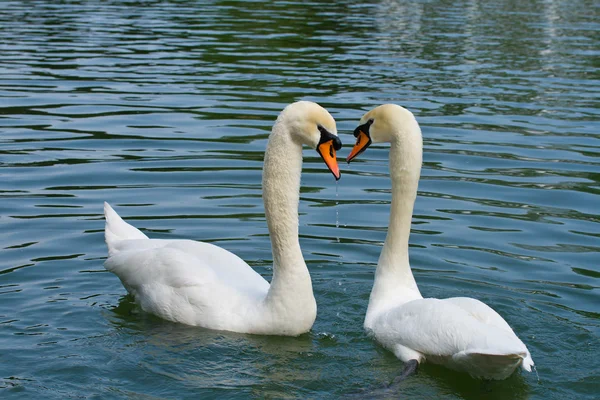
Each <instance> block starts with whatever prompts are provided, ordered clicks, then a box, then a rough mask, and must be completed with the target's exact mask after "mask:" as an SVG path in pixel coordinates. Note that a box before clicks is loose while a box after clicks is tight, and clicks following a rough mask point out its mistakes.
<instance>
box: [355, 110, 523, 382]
mask: <svg viewBox="0 0 600 400" xmlns="http://www.w3.org/2000/svg"><path fill="white" fill-rule="evenodd" d="M354 136H355V137H356V138H357V141H356V145H355V146H354V148H353V149H352V152H351V153H350V154H349V155H348V158H347V161H348V162H350V161H351V160H352V159H353V158H354V157H356V156H357V155H358V154H360V153H361V152H363V151H364V150H365V149H366V148H367V147H368V146H369V145H370V144H371V142H374V143H377V142H390V143H391V148H390V177H391V180H392V205H391V213H390V223H389V229H388V233H387V237H386V239H385V244H384V246H383V249H382V250H381V255H380V257H379V262H378V264H377V270H376V272H375V282H374V284H373V289H372V291H371V297H370V299H369V306H368V309H367V314H366V317H365V323H364V326H365V329H366V331H367V332H368V333H369V334H371V335H373V336H374V337H375V339H376V340H377V341H378V342H380V343H381V344H382V345H383V346H384V347H386V348H387V349H388V350H390V351H392V352H393V353H394V354H395V355H396V357H398V358H399V359H400V360H402V361H403V362H404V363H406V364H405V369H404V371H403V373H402V375H401V378H403V377H405V376H407V375H408V374H410V373H412V372H414V370H416V368H417V366H418V365H419V363H421V362H424V361H425V360H428V361H431V362H433V363H436V364H442V365H445V366H447V367H449V368H452V369H455V370H459V371H464V372H467V373H469V374H470V375H471V376H473V377H476V378H483V379H504V378H507V377H508V376H509V375H511V374H512V372H513V371H514V370H515V369H516V368H517V367H518V366H519V365H521V367H522V368H523V369H524V370H526V371H531V367H532V366H533V360H532V359H531V355H530V354H529V351H528V350H527V347H525V345H524V344H523V342H522V341H521V340H520V339H519V338H518V337H517V336H516V335H515V333H514V332H513V330H512V329H511V328H510V326H509V325H508V324H507V323H506V321H505V320H504V319H503V318H502V317H501V316H500V315H499V314H498V313H497V312H495V311H494V310H492V309H491V308H490V307H489V306H487V305H486V304H484V303H482V302H481V301H479V300H475V299H472V298H468V297H455V298H450V299H443V300H440V299H434V298H428V299H424V298H423V297H422V296H421V293H420V292H419V288H418V287H417V284H416V282H415V279H414V277H413V274H412V272H411V269H410V264H409V259H408V237H409V235H410V225H411V219H412V212H413V206H414V202H415V198H416V196H417V186H418V183H419V175H420V172H421V163H422V156H423V142H422V138H421V129H420V128H419V124H418V123H417V121H416V119H415V117H414V116H413V114H412V113H411V112H410V111H408V110H406V109H404V108H402V107H400V106H397V105H394V104H385V105H382V106H379V107H376V108H374V109H373V110H371V111H369V112H368V113H366V114H365V115H364V116H363V117H362V119H361V120H360V126H358V127H357V128H356V129H355V131H354Z"/></svg>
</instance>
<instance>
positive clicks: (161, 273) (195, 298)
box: [104, 101, 341, 336]
mask: <svg viewBox="0 0 600 400" xmlns="http://www.w3.org/2000/svg"><path fill="white" fill-rule="evenodd" d="M303 144H306V145H308V146H310V147H312V148H316V149H317V151H318V152H319V154H320V155H321V157H322V158H323V160H324V161H325V163H326V164H327V166H328V167H329V169H330V171H331V172H332V173H333V175H334V176H335V178H336V179H339V177H340V171H339V168H338V165H337V161H336V156H335V151H336V150H339V149H340V147H341V142H340V140H339V138H338V137H337V131H336V125H335V121H334V119H333V118H332V117H331V115H330V114H329V113H328V112H327V111H326V110H325V109H324V108H322V107H321V106H319V105H318V104H316V103H312V102H308V101H300V102H296V103H293V104H290V105H289V106H287V107H286V108H285V109H284V110H283V111H282V112H281V114H280V115H279V117H278V118H277V121H276V122H275V125H274V126H273V129H272V131H271V135H270V136H269V142H268V144H267V150H266V153H265V159H264V168H263V180H262V184H263V201H264V205H265V216H266V220H267V225H268V228H269V234H270V238H271V246H272V251H273V278H272V280H271V285H269V283H268V282H267V281H266V280H265V279H264V278H263V277H261V276H260V275H259V274H258V273H257V272H256V271H254V270H253V269H252V268H251V267H250V266H249V265H248V264H246V263H245V262H244V261H243V260H242V259H240V258H239V257H238V256H236V255H235V254H233V253H230V252H229V251H227V250H224V249H222V248H220V247H217V246H214V245H212V244H209V243H202V242H197V241H193V240H160V239H149V238H148V237H147V236H146V235H144V234H143V233H142V232H140V231H139V230H138V229H136V228H134V227H133V226H131V225H129V224H127V223H126V222H124V221H123V220H122V219H121V218H120V217H119V216H118V215H117V213H116V212H115V211H114V210H113V209H112V208H111V207H110V206H109V205H108V204H107V203H104V215H105V218H106V228H105V237H106V244H107V246H108V254H109V257H108V259H107V260H106V263H105V264H104V266H105V268H106V269H107V270H109V271H111V272H113V273H114V274H116V275H117V276H118V277H119V279H121V282H122V283H123V286H125V288H126V289H127V291H128V292H129V293H130V294H132V295H133V297H134V298H135V301H136V303H138V304H139V305H140V306H141V308H142V309H143V310H144V311H146V312H149V313H152V314H155V315H157V316H159V317H161V318H164V319H166V320H169V321H174V322H180V323H183V324H188V325H195V326H201V327H205V328H209V329H215V330H225V331H234V332H241V333H252V334H264V335H289V336H296V335H300V334H302V333H305V332H307V331H309V330H310V328H311V327H312V325H313V323H314V321H315V317H316V312H317V305H316V302H315V298H314V296H313V290H312V283H311V279H310V275H309V272H308V269H307V267H306V263H305V262H304V258H303V257H302V253H301V250H300V243H299V241H298V201H299V191H300V174H301V170H302V145H303Z"/></svg>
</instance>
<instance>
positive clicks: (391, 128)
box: [346, 104, 420, 162]
mask: <svg viewBox="0 0 600 400" xmlns="http://www.w3.org/2000/svg"><path fill="white" fill-rule="evenodd" d="M415 126H416V127H418V124H417V121H416V120H415V117H414V115H413V114H412V113H411V112H410V111H408V110H407V109H406V108H404V107H400V106H398V105H396V104H383V105H381V106H378V107H375V108H374V109H372V110H371V111H369V112H368V113H366V114H365V115H363V116H362V118H361V119H360V123H359V126H358V127H357V128H356V129H355V130H354V137H355V138H356V144H355V145H354V147H353V148H352V151H351V152H350V154H349V155H348V157H346V161H348V162H350V161H352V160H353V159H354V158H355V157H356V156H358V155H359V154H360V153H362V152H363V151H365V150H366V149H367V148H368V147H369V146H370V145H371V143H388V142H392V141H394V139H396V138H398V137H399V136H401V135H411V134H412V133H413V132H417V131H418V132H419V135H420V130H418V129H416V130H415V129H414V127H415Z"/></svg>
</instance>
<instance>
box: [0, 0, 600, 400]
mask: <svg viewBox="0 0 600 400" xmlns="http://www.w3.org/2000/svg"><path fill="white" fill-rule="evenodd" d="M595 11H597V6H596V5H595V3H594V2H592V1H589V0H576V1H574V2H567V1H559V0H539V1H535V2H532V3H515V2H509V1H500V2H480V1H476V0H464V1H460V2H454V3H452V4H450V3H446V2H441V1H417V2H406V1H391V0H384V1H379V2H374V3H364V2H356V1H351V2H333V3H332V2H320V1H311V2H289V1H274V2H261V3H260V4H258V3H256V2H235V1H229V2H223V1H212V2H208V3H201V4H199V3H197V2H189V1H185V0H183V1H163V2H153V1H149V2H139V1H122V0H111V1H107V2H101V3H100V2H94V1H85V2H82V1H69V2H66V1H61V2H49V1H36V2H16V1H7V2H4V3H3V13H1V14H0V26H1V28H0V46H1V50H2V65H1V66H0V69H1V72H2V73H1V74H0V97H1V98H2V101H1V102H0V126H1V132H2V134H1V135H0V168H1V169H0V175H1V179H0V248H1V249H2V255H3V257H2V262H1V263H0V296H1V297H2V301H0V326H1V327H2V329H0V372H2V373H1V374H0V389H1V390H2V397H3V398H4V397H7V396H12V397H15V398H17V397H19V398H21V397H23V396H25V397H43V398H65V397H78V396H82V395H85V396H94V395H96V396H100V397H106V395H107V393H110V395H109V396H113V397H137V396H144V397H146V396H152V397H156V398H163V397H164V398H182V397H198V396H201V397H236V398H248V397H249V396H253V397H276V398H284V397H291V398H297V397H306V398H339V397H341V396H345V395H347V394H351V393H363V394H364V393H365V392H364V391H365V390H367V392H366V393H370V392H369V390H372V391H375V392H373V393H374V394H373V396H375V395H381V396H383V397H386V396H396V397H397V396H405V397H410V398H440V397H444V398H456V399H458V398H466V399H478V398H499V399H500V398H508V397H510V398H539V399H563V398H578V399H585V398H590V399H591V398H594V397H595V396H596V392H597V383H598V380H600V375H599V374H598V372H597V371H598V366H599V364H598V360H597V358H598V357H597V354H598V346H599V345H600V341H599V340H598V337H599V335H600V323H599V318H600V317H599V315H600V313H599V312H598V306H597V304H598V300H599V298H598V288H599V286H600V285H599V283H598V279H599V278H600V271H599V270H598V265H597V264H598V263H597V259H598V256H597V255H598V251H599V248H600V246H599V245H598V237H600V230H599V228H598V222H599V220H598V216H597V214H598V213H597V207H596V204H597V203H598V199H597V197H598V194H599V193H600V184H599V182H600V162H599V161H598V156H599V155H600V146H599V145H598V143H597V139H598V132H597V126H596V125H597V124H595V121H597V120H598V114H599V113H598V102H597V98H598V93H599V89H600V83H599V82H598V76H597V73H595V72H594V71H595V70H596V67H597V65H596V64H597V63H596V58H597V53H598V52H597V41H596V37H597V33H598V30H599V29H600V25H599V23H598V22H597V21H596V18H594V16H595ZM298 99H309V100H314V101H317V102H319V103H321V104H322V105H323V106H325V107H326V108H328V109H329V110H330V112H331V113H332V115H333V116H334V117H335V118H336V120H337V122H338V130H339V131H340V135H341V138H342V141H343V142H344V143H345V144H346V146H347V147H346V148H345V149H342V150H341V151H340V152H339V156H340V157H345V155H347V151H348V149H349V145H350V144H352V143H353V141H354V139H353V137H352V136H351V135H350V133H351V132H352V130H353V129H354V127H355V126H356V123H357V122H358V120H359V118H360V116H361V115H362V113H364V111H366V110H367V109H369V108H371V107H372V106H375V105H378V104H380V103H383V102H396V103H399V104H402V105H404V106H406V107H408V108H409V109H411V110H412V111H413V112H414V113H415V114H416V115H417V118H418V120H419V121H420V123H421V127H422V130H423V136H424V147H425V149H424V165H423V171H422V179H421V183H420V186H419V195H418V198H417V203H416V205H415V215H414V218H413V231H412V236H411V263H412V265H413V269H414V271H415V276H416V279H417V281H418V283H419V285H420V287H421V291H422V292H423V293H424V294H425V295H426V296H438V297H451V296H462V295H466V296H472V297H475V298H478V299H481V300H482V301H485V302H486V303H488V304H490V305H492V306H493V307H494V308H495V309H496V310H498V311H499V312H500V314H502V315H503V316H504V317H505V318H506V320H507V321H508V322H509V323H510V324H511V325H512V326H513V327H514V329H515V331H516V332H517V333H518V334H519V336H520V337H521V338H522V339H523V340H524V341H525V342H526V343H527V345H528V346H529V349H530V350H531V352H532V354H533V357H534V359H535V360H536V363H537V367H538V371H539V374H540V382H539V383H538V382H537V378H536V377H534V376H533V374H528V375H524V374H523V375H516V376H513V377H511V378H510V379H509V380H507V381H503V382H493V383H481V382H478V381H473V380H471V379H470V378H469V377H464V376H462V375H460V374H455V373H453V372H451V371H447V370H445V369H442V368H438V367H435V366H430V365H425V366H424V367H423V368H422V369H421V370H420V373H419V374H418V375H417V376H416V377H414V379H411V380H409V381H407V382H405V383H403V384H402V385H401V386H400V387H398V388H393V391H392V392H383V393H379V392H377V390H379V389H378V388H381V387H383V386H384V385H386V384H388V383H389V382H391V381H392V380H393V378H394V376H395V375H396V374H397V373H398V371H399V370H400V364H399V362H398V360H396V359H395V357H394V356H393V355H391V354H390V353H389V352H387V351H385V350H383V349H382V348H380V347H378V346H377V345H376V344H374V343H373V342H372V341H371V340H370V339H369V338H367V337H366V336H365V335H364V333H363V331H362V318H363V315H364V312H365V308H366V304H367V302H368V296H369V292H370V287H371V284H372V278H373V277H372V274H373V271H374V266H375V263H376V260H377V258H378V256H379V251H380V249H381V247H380V246H381V244H382V242H383V240H384V237H385V232H386V229H387V223H388V213H389V201H390V182H389V178H388V170H387V154H388V150H387V148H386V147H385V146H372V149H371V150H370V151H369V152H368V153H366V154H365V155H364V156H363V157H362V158H361V159H358V160H357V161H356V163H355V164H353V165H352V168H351V169H350V168H349V167H345V168H344V167H343V168H342V169H344V171H343V175H344V177H343V179H342V180H341V181H340V182H339V185H334V181H333V179H332V178H331V176H330V173H329V172H328V171H327V170H326V169H325V168H323V166H322V163H321V161H320V159H319V158H318V156H317V155H316V154H315V153H314V152H313V151H309V150H307V151H306V152H305V158H304V161H305V164H304V172H303V177H302V189H301V204H300V237H301V239H300V240H301V244H302V248H303V251H304V255H305V257H306V260H307V264H308V266H309V269H310V270H311V275H312V277H313V283H314V288H315V295H316V297H317V301H318V304H319V313H318V317H317V321H316V323H315V326H314V328H313V330H312V332H311V333H310V334H308V335H303V336H301V337H299V338H268V337H267V338H264V337H255V336H248V335H236V334H230V333H224V332H211V331H205V330H198V329H195V328H190V327H184V326H179V325H174V324H170V323H166V322H163V321H160V320H157V319H155V318H153V317H151V316H148V315H145V314H143V313H140V312H137V311H136V308H135V307H134V306H133V305H132V304H131V300H130V299H129V298H128V297H123V295H124V293H125V291H124V289H123V288H122V286H121V284H120V282H119V281H118V279H117V278H116V277H114V276H113V275H111V274H109V273H106V272H105V271H104V269H103V267H102V265H101V264H102V262H103V260H104V258H105V256H106V249H105V247H104V244H103V235H102V230H103V220H102V214H101V213H102V202H103V201H104V200H108V201H110V202H111V203H112V204H113V205H115V206H116V207H117V208H118V210H119V212H120V213H121V214H122V215H123V216H124V217H125V218H126V219H127V220H131V221H133V222H134V223H135V225H136V226H138V227H140V228H141V229H142V230H143V231H145V232H146V233H147V234H148V235H150V236H152V237H156V238H193V239H197V240H204V241H210V242H213V243H216V244H218V245H220V246H223V247H225V248H227V249H228V250H231V251H233V252H235V253H236V254H238V255H240V256H241V257H242V258H244V259H245V260H247V261H248V262H249V263H250V265H252V266H253V267H254V268H256V269H257V271H258V272H260V273H261V274H263V275H265V276H266V277H267V278H268V277H270V274H271V268H270V265H271V253H270V244H269V240H268V235H267V229H266V224H265V222H264V213H263V208H262V200H261V187H260V182H261V168H262V157H263V152H264V148H265V145H266V140H267V137H268V133H269V131H270V127H271V125H272V123H273V121H274V119H275V117H276V115H277V114H278V113H279V111H280V110H281V109H282V108H283V107H284V106H285V105H286V104H287V103H289V102H292V101H295V100H298ZM361 391H362V392H361Z"/></svg>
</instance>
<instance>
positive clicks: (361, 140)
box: [346, 129, 371, 163]
mask: <svg viewBox="0 0 600 400" xmlns="http://www.w3.org/2000/svg"><path fill="white" fill-rule="evenodd" d="M357 130H358V129H357ZM354 135H355V136H356V144H355V145H354V147H353V148H352V151H351V152H350V154H348V157H346V161H347V162H348V163H349V162H350V161H352V160H353V159H354V157H356V156H357V155H359V154H360V153H362V152H363V151H365V150H366V149H367V147H369V145H370V144H371V138H370V137H369V135H367V134H366V133H364V132H363V131H362V130H358V132H355V133H354Z"/></svg>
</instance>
